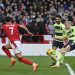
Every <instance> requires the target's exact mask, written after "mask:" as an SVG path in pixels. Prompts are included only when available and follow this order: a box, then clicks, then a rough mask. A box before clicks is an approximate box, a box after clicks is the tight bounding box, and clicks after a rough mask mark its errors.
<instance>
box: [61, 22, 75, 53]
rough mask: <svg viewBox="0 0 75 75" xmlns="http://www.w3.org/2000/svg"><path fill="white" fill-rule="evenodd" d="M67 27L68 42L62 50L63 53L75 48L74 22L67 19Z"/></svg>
mask: <svg viewBox="0 0 75 75" xmlns="http://www.w3.org/2000/svg"><path fill="white" fill-rule="evenodd" d="M65 28H66V29H67V36H66V38H68V43H67V44H66V45H65V46H64V48H62V49H61V50H60V52H61V53H62V54H65V53H67V52H69V51H72V50H74V49H75V26H72V22H70V21H66V22H65Z"/></svg>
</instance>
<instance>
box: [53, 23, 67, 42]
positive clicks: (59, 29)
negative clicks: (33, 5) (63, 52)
mask: <svg viewBox="0 0 75 75" xmlns="http://www.w3.org/2000/svg"><path fill="white" fill-rule="evenodd" d="M65 34H66V30H65V25H64V24H63V23H60V24H57V23H55V24H54V35H55V36H62V37H64V36H65ZM58 41H60V40H58ZM62 41H63V39H62Z"/></svg>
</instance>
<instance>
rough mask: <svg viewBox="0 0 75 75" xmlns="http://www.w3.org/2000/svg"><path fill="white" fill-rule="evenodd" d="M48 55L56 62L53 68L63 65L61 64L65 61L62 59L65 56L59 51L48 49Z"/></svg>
mask: <svg viewBox="0 0 75 75" xmlns="http://www.w3.org/2000/svg"><path fill="white" fill-rule="evenodd" d="M46 54H47V55H48V56H50V57H51V58H52V59H53V60H54V61H55V65H53V66H51V67H59V66H60V65H61V63H63V59H62V58H63V55H62V54H61V53H60V52H59V51H57V50H53V49H48V50H47V52H46Z"/></svg>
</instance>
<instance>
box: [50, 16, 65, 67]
mask: <svg viewBox="0 0 75 75" xmlns="http://www.w3.org/2000/svg"><path fill="white" fill-rule="evenodd" d="M55 19H56V23H55V24H54V37H53V38H54V41H53V43H52V49H53V50H56V49H57V48H60V49H61V48H62V47H63V46H64V44H63V42H64V39H63V38H64V35H65V33H66V32H65V25H64V24H63V23H62V22H61V16H60V15H57V16H56V18H55ZM62 59H64V58H62ZM55 63H56V62H55V60H54V59H53V62H52V63H51V64H50V66H53V65H55ZM61 64H62V63H61Z"/></svg>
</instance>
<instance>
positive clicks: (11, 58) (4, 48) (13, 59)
mask: <svg viewBox="0 0 75 75" xmlns="http://www.w3.org/2000/svg"><path fill="white" fill-rule="evenodd" d="M2 50H3V51H4V52H5V53H6V55H7V56H8V57H9V58H10V60H11V63H10V66H13V65H14V64H15V62H16V59H15V58H14V57H13V56H12V55H11V53H10V51H9V50H8V49H7V48H6V47H5V46H2Z"/></svg>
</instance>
